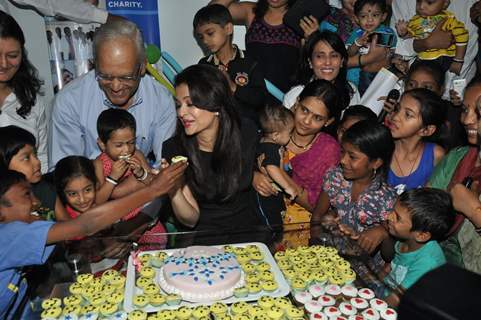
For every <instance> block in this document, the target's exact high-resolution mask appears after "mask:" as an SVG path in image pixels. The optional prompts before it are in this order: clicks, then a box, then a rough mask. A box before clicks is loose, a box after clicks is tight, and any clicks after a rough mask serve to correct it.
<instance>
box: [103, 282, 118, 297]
mask: <svg viewBox="0 0 481 320" xmlns="http://www.w3.org/2000/svg"><path fill="white" fill-rule="evenodd" d="M115 291H117V288H116V287H115V286H113V285H111V284H105V285H104V286H103V287H102V293H103V294H104V295H105V296H106V297H108V296H110V295H111V294H112V293H114V292H115Z"/></svg>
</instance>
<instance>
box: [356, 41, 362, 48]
mask: <svg viewBox="0 0 481 320" xmlns="http://www.w3.org/2000/svg"><path fill="white" fill-rule="evenodd" d="M354 44H355V45H356V46H358V47H362V44H360V43H359V42H357V39H356V40H354Z"/></svg>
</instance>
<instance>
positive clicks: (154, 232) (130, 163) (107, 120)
mask: <svg viewBox="0 0 481 320" xmlns="http://www.w3.org/2000/svg"><path fill="white" fill-rule="evenodd" d="M97 132H98V134H99V138H98V140H97V141H98V145H99V147H100V149H101V150H102V153H101V154H100V155H99V156H98V157H97V158H96V159H95V160H94V168H95V175H96V176H97V181H98V183H99V186H98V189H97V193H96V196H95V203H96V204H102V203H104V202H106V201H108V200H109V199H111V198H112V199H115V198H119V197H123V196H125V195H127V194H128V193H130V192H132V190H136V189H138V188H141V187H142V186H143V183H142V182H144V181H146V180H147V178H148V176H149V175H153V173H152V171H151V168H150V166H149V164H148V163H147V160H146V159H145V157H144V155H143V154H142V152H141V151H140V150H137V149H136V147H135V137H136V123H135V118H134V116H132V115H131V114H130V113H129V112H128V111H126V110H123V109H117V108H111V109H107V110H104V111H102V112H101V113H100V115H99V117H98V119H97ZM134 178H135V179H134ZM129 180H130V181H129ZM124 183H125V184H124ZM125 185H127V186H128V187H125ZM140 210H141V207H139V208H136V209H135V210H132V211H131V212H130V213H129V214H128V215H126V216H125V217H123V218H122V220H130V219H133V218H134V217H136V216H137V215H138V214H139V213H140ZM165 233H166V230H165V228H164V226H163V225H162V223H160V221H158V222H157V223H155V224H154V226H153V227H152V228H151V229H149V230H147V231H146V232H145V233H144V234H143V235H142V237H141V238H140V239H139V243H149V242H152V243H157V244H160V245H161V246H162V247H164V246H165V244H166V242H167V241H166V236H165Z"/></svg>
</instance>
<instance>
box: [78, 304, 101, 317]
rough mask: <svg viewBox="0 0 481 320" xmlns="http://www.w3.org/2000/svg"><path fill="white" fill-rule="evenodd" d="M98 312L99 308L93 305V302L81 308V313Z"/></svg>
mask: <svg viewBox="0 0 481 320" xmlns="http://www.w3.org/2000/svg"><path fill="white" fill-rule="evenodd" d="M96 312H99V308H97V307H95V306H93V305H91V304H87V305H85V306H82V308H81V309H80V313H81V314H84V315H85V314H87V313H96Z"/></svg>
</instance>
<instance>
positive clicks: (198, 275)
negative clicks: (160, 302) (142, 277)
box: [158, 246, 244, 302]
mask: <svg viewBox="0 0 481 320" xmlns="http://www.w3.org/2000/svg"><path fill="white" fill-rule="evenodd" d="M158 276H159V284H160V286H161V288H162V289H163V290H164V291H166V292H168V293H175V294H178V295H180V296H181V297H182V300H186V301H190V302H206V301H213V300H221V299H225V298H228V297H230V296H232V295H233V294H234V289H236V288H239V287H241V286H243V285H244V275H243V273H242V271H241V267H240V265H239V263H238V262H237V259H236V257H235V255H234V254H232V253H226V252H224V250H223V249H218V248H214V247H207V246H192V247H188V248H185V249H180V250H178V251H176V252H174V253H173V254H172V255H171V256H170V257H168V258H167V259H166V260H165V264H164V266H163V267H162V269H161V270H160V272H159V273H158Z"/></svg>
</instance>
